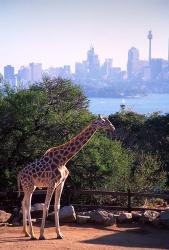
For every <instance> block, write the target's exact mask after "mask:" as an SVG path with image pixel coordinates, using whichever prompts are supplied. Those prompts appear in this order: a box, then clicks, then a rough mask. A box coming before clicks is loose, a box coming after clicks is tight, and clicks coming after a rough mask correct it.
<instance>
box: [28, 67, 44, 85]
mask: <svg viewBox="0 0 169 250" xmlns="http://www.w3.org/2000/svg"><path fill="white" fill-rule="evenodd" d="M29 67H30V75H31V82H32V83H33V82H38V81H41V80H42V64H41V63H30V64H29Z"/></svg>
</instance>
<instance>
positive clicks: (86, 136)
mask: <svg viewBox="0 0 169 250" xmlns="http://www.w3.org/2000/svg"><path fill="white" fill-rule="evenodd" d="M96 130H97V127H96V126H95V125H93V124H92V123H91V124H90V125H88V126H87V127H86V128H85V129H83V130H82V132H81V133H80V134H78V135H76V136H75V137H73V138H72V139H71V140H70V141H68V142H67V143H65V144H63V145H61V146H58V147H56V148H54V151H53V152H52V153H53V157H54V158H56V159H57V160H59V163H61V164H65V163H66V162H68V161H69V160H70V159H71V158H72V157H73V156H74V155H76V154H77V153H78V152H79V151H80V150H81V149H82V148H83V147H84V145H85V144H86V143H87V142H88V141H89V140H90V138H91V137H92V136H93V135H94V133H95V132H96Z"/></svg>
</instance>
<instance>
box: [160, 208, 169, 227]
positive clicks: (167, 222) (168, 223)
mask: <svg viewBox="0 0 169 250" xmlns="http://www.w3.org/2000/svg"><path fill="white" fill-rule="evenodd" d="M159 221H160V223H161V224H162V225H164V226H165V227H167V228H169V209H167V210H166V211H164V212H161V214H160V217H159Z"/></svg>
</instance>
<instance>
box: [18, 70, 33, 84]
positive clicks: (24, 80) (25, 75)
mask: <svg viewBox="0 0 169 250" xmlns="http://www.w3.org/2000/svg"><path fill="white" fill-rule="evenodd" d="M30 82H31V71H30V68H29V67H24V66H22V67H20V69H19V70H18V74H17V85H18V87H21V88H28V87H29V85H30Z"/></svg>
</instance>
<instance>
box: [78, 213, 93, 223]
mask: <svg viewBox="0 0 169 250" xmlns="http://www.w3.org/2000/svg"><path fill="white" fill-rule="evenodd" d="M89 221H90V216H86V215H77V217H76V222H77V223H78V224H86V223H88V222H89Z"/></svg>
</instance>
